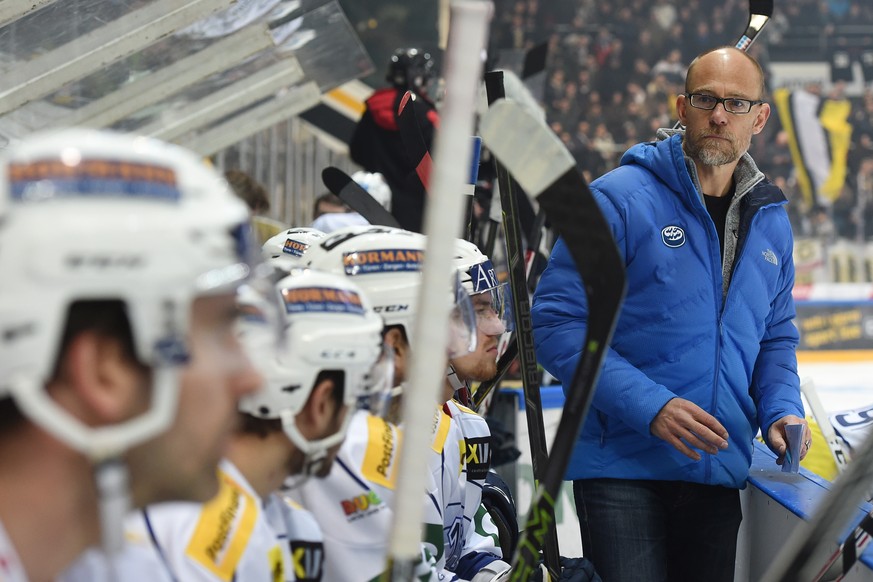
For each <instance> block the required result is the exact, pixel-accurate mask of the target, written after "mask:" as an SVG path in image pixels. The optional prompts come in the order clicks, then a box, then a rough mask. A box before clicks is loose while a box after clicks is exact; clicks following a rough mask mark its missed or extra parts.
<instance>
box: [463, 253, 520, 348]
mask: <svg viewBox="0 0 873 582" xmlns="http://www.w3.org/2000/svg"><path fill="white" fill-rule="evenodd" d="M454 265H455V267H456V268H457V269H458V274H459V276H460V279H461V285H462V286H463V288H464V289H465V290H466V292H467V294H468V295H470V296H471V297H472V296H475V295H481V294H483V293H488V294H489V298H490V300H491V311H490V312H488V313H485V312H483V310H481V309H477V314H476V315H477V320H478V326H479V328H480V329H482V331H483V332H485V333H487V334H488V335H499V334H502V333H505V332H508V331H512V329H513V327H514V320H513V317H512V301H511V298H510V292H509V285H508V284H507V283H501V282H500V281H499V280H498V278H497V274H496V272H495V271H494V265H492V264H491V259H489V258H488V256H487V255H485V254H484V253H482V251H480V250H479V247H477V246H476V245H475V244H473V243H471V242H469V241H466V240H463V239H457V240H456V241H455V257H454Z"/></svg>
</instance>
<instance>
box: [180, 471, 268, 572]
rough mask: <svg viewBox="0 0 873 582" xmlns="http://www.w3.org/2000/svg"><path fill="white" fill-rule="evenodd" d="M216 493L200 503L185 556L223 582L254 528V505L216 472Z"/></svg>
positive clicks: (231, 570)
mask: <svg viewBox="0 0 873 582" xmlns="http://www.w3.org/2000/svg"><path fill="white" fill-rule="evenodd" d="M219 478H220V486H219V490H218V495H216V496H215V498H213V499H212V501H210V502H209V503H207V504H206V505H204V506H203V509H202V510H201V512H200V519H199V520H198V522H197V526H196V527H195V528H194V533H193V535H192V536H191V541H190V542H189V543H188V547H187V548H186V550H185V555H186V556H188V557H189V558H191V560H193V561H194V562H195V563H197V564H200V565H202V566H203V567H204V568H206V569H207V570H209V571H210V572H212V573H213V574H215V575H216V576H218V578H219V579H220V580H224V581H225V582H228V581H230V580H231V579H232V578H233V573H234V572H235V571H236V567H237V565H238V564H239V561H240V558H241V557H242V554H243V552H244V551H245V549H246V545H247V544H248V542H249V539H250V538H251V536H252V532H253V531H254V529H255V522H256V521H257V519H258V511H259V510H258V505H257V502H256V501H255V499H254V497H252V496H251V495H249V494H248V493H247V492H246V491H245V490H244V489H243V488H242V487H241V486H240V485H239V484H238V483H237V482H236V481H234V480H233V479H231V478H230V476H229V475H227V474H226V473H224V472H223V471H221V472H220V474H219Z"/></svg>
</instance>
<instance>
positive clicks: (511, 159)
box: [480, 101, 627, 581]
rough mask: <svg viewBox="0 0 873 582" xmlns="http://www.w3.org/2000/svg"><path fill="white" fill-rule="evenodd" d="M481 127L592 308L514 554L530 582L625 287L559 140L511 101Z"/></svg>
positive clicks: (518, 571)
mask: <svg viewBox="0 0 873 582" xmlns="http://www.w3.org/2000/svg"><path fill="white" fill-rule="evenodd" d="M480 130H481V133H482V138H483V140H484V141H485V144H486V145H487V146H488V148H489V149H490V150H491V152H492V153H493V154H494V155H495V156H496V157H497V159H498V160H500V162H501V163H502V164H504V166H505V167H506V168H507V169H508V170H509V172H510V173H511V174H512V175H513V176H514V177H515V178H516V180H518V182H519V184H521V186H522V188H524V190H525V191H526V192H527V193H528V194H530V195H532V196H536V199H537V202H539V204H540V207H542V208H544V209H545V212H546V214H547V215H548V217H549V220H550V221H551V223H552V225H553V226H554V227H555V230H556V231H557V232H558V233H559V234H560V235H561V236H562V237H563V239H564V241H565V243H566V245H567V249H568V250H569V252H570V254H571V255H572V257H573V259H574V261H575V263H576V268H577V269H578V270H579V273H580V275H581V276H582V280H583V282H584V286H585V295H586V297H587V299H588V307H589V310H588V311H589V316H588V327H587V330H586V332H585V341H584V343H583V345H582V350H581V355H580V358H579V365H578V367H577V368H576V373H575V375H574V376H573V380H572V383H571V384H570V388H569V389H568V390H567V391H566V393H567V400H566V402H565V404H564V411H563V413H562V414H561V420H560V422H559V424H558V429H557V432H556V434H555V440H554V441H553V445H552V448H551V453H550V455H549V459H548V464H547V466H546V470H545V474H544V475H543V478H542V481H541V482H540V484H539V487H538V489H537V492H536V495H535V496H534V499H533V501H532V502H531V508H530V513H529V514H528V518H527V523H526V526H525V529H524V532H523V533H522V537H521V540H520V541H519V544H518V550H517V551H516V555H515V556H514V557H513V561H512V564H513V572H512V580H516V581H520V580H527V579H528V578H529V576H530V574H531V572H532V571H533V569H534V568H536V565H537V560H538V554H539V548H540V547H542V545H543V543H544V541H545V537H546V534H547V532H548V531H549V530H551V529H553V528H554V526H555V524H554V522H553V521H551V519H552V518H551V516H552V515H554V513H553V511H554V504H555V499H556V498H557V496H558V493H559V491H560V487H561V484H562V482H563V478H564V472H565V471H566V469H567V464H568V463H569V461H570V454H571V451H572V449H573V447H572V446H571V445H572V443H574V442H576V440H577V439H578V437H579V431H580V430H581V428H582V423H583V421H584V419H585V416H586V415H587V413H588V409H589V408H590V406H591V400H592V398H593V396H594V387H595V385H596V382H597V378H598V376H599V374H600V364H601V362H602V360H603V356H604V354H605V353H606V350H607V348H608V347H609V342H610V339H611V338H612V332H613V330H614V329H615V323H616V321H617V319H618V315H619V310H620V307H621V303H622V301H623V299H624V295H625V291H626V286H627V283H626V279H625V272H624V260H623V259H622V257H621V254H620V253H619V251H618V248H617V247H616V244H615V241H614V239H613V237H612V230H611V229H610V228H609V225H608V224H607V223H606V221H605V219H604V218H603V214H602V213H601V212H600V208H599V207H598V205H597V202H596V201H595V200H594V197H593V196H592V195H591V191H590V190H589V189H588V185H587V184H586V183H585V180H583V179H582V176H581V175H580V174H579V173H578V172H577V171H576V162H575V160H574V159H573V156H571V155H570V153H569V152H568V151H567V149H566V148H565V147H564V145H563V143H561V140H560V139H558V137H557V136H555V134H554V133H552V131H551V130H549V129H548V128H547V127H545V126H544V125H543V124H542V123H541V122H539V121H538V120H537V119H535V118H534V117H532V116H531V115H530V114H529V113H528V112H527V111H525V110H524V109H523V108H522V107H520V106H519V105H518V104H515V103H512V102H510V101H500V102H497V103H495V104H494V105H492V106H491V108H490V109H489V110H488V111H487V112H486V114H485V115H484V116H483V119H482V121H481V122H480ZM556 445H557V446H556Z"/></svg>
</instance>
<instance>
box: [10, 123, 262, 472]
mask: <svg viewBox="0 0 873 582" xmlns="http://www.w3.org/2000/svg"><path fill="white" fill-rule="evenodd" d="M46 225H50V229H51V230H50V231H48V232H50V234H48V235H47V234H46V233H47V231H46ZM250 241H251V233H250V228H249V224H248V209H247V208H246V207H245V204H244V203H243V202H242V201H241V200H239V199H238V198H237V197H236V196H234V194H233V193H232V192H231V191H230V189H229V187H228V186H227V184H226V182H225V181H224V180H223V179H222V178H221V176H220V175H218V174H217V173H216V172H215V171H213V170H212V169H210V168H208V167H207V166H205V165H204V164H203V163H202V162H201V161H200V159H198V158H197V157H196V156H195V155H194V154H192V153H190V152H188V151H187V150H183V149H181V148H179V147H176V146H172V145H169V144H166V143H163V142H159V141H156V140H152V139H149V138H144V137H133V136H125V135H120V134H113V133H109V132H102V131H96V130H84V129H67V130H61V131H57V132H51V133H44V134H35V135H32V136H30V137H27V138H25V139H24V140H22V141H21V142H19V143H18V144H16V145H15V146H13V147H10V148H9V149H7V150H6V151H5V152H4V156H3V158H2V161H0V272H2V273H3V274H4V283H3V285H2V286H0V328H2V330H3V332H2V334H3V355H2V357H0V398H2V397H11V398H13V399H14V400H15V402H16V404H17V405H18V407H19V408H20V409H21V410H22V412H23V413H24V414H25V415H26V416H27V417H29V418H30V419H31V420H32V421H33V422H35V423H37V424H38V425H40V426H41V427H42V428H43V429H45V430H46V431H48V432H50V433H52V434H54V435H55V436H56V437H57V438H59V439H60V440H61V441H63V442H65V443H67V444H68V445H69V446H71V447H73V448H75V449H77V450H79V451H81V452H83V453H84V454H86V455H88V456H89V457H91V458H92V459H94V460H101V459H104V458H108V457H113V456H117V455H118V454H120V453H121V452H123V451H124V450H126V449H128V448H130V447H131V446H133V445H135V444H137V443H139V442H142V441H144V440H147V439H149V438H151V437H153V436H155V435H157V434H159V433H160V432H163V431H164V430H165V429H166V427H167V426H168V425H169V424H170V423H171V422H172V419H173V417H174V414H175V409H176V403H177V399H178V370H179V367H180V364H182V363H184V362H185V361H186V360H187V357H188V346H187V345H186V343H187V340H186V334H187V333H188V329H189V316H190V308H191V303H192V301H193V300H194V299H195V298H196V297H198V296H202V295H207V294H212V293H219V292H228V291H231V292H232V291H233V290H235V289H236V288H237V287H238V286H239V285H240V283H241V282H243V281H244V280H246V279H247V278H248V277H249V275H250V274H251V272H252V271H253V269H254V263H253V260H254V259H255V258H256V257H257V249H256V247H254V246H252V244H251V242H250ZM78 300H119V301H122V302H123V303H124V305H125V309H126V312H127V315H128V318H129V320H130V327H131V332H132V336H133V337H132V339H133V344H134V348H135V351H136V356H137V358H138V359H139V360H140V361H141V362H142V363H144V364H145V365H148V366H150V367H151V369H152V383H153V392H152V397H151V406H150V409H149V410H148V411H146V412H145V413H143V414H142V415H140V416H138V417H136V418H134V419H131V420H129V421H126V422H123V423H120V424H117V425H112V426H103V427H89V426H86V425H85V424H84V423H82V422H80V421H79V420H77V419H76V418H74V417H73V416H72V415H70V414H68V413H67V412H66V411H64V410H63V409H62V408H61V407H60V406H58V405H57V403H56V402H55V401H54V400H53V399H52V398H50V397H49V396H48V394H47V392H46V390H45V389H44V386H45V384H46V382H47V381H48V380H49V379H50V377H51V375H52V373H53V368H54V366H55V363H56V360H57V358H58V350H59V344H60V338H61V336H62V333H63V330H64V326H65V322H66V316H67V311H68V308H69V307H70V305H71V304H72V303H74V302H75V301H78Z"/></svg>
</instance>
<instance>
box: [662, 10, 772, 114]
mask: <svg viewBox="0 0 873 582" xmlns="http://www.w3.org/2000/svg"><path fill="white" fill-rule="evenodd" d="M773 2H774V0H749V22H748V23H747V24H746V31H745V32H744V33H743V36H741V37H740V40H738V41H737V44H735V45H734V47H735V48H738V49H740V50H741V51H743V52H748V50H749V47H750V46H752V43H753V42H755V39H756V38H758V35H759V34H761V31H762V30H764V27H765V26H767V23H768V22H770V17H771V16H773ZM680 127H682V123H681V122H679V121H677V122H676V125H674V126H673V129H679V128H680Z"/></svg>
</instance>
